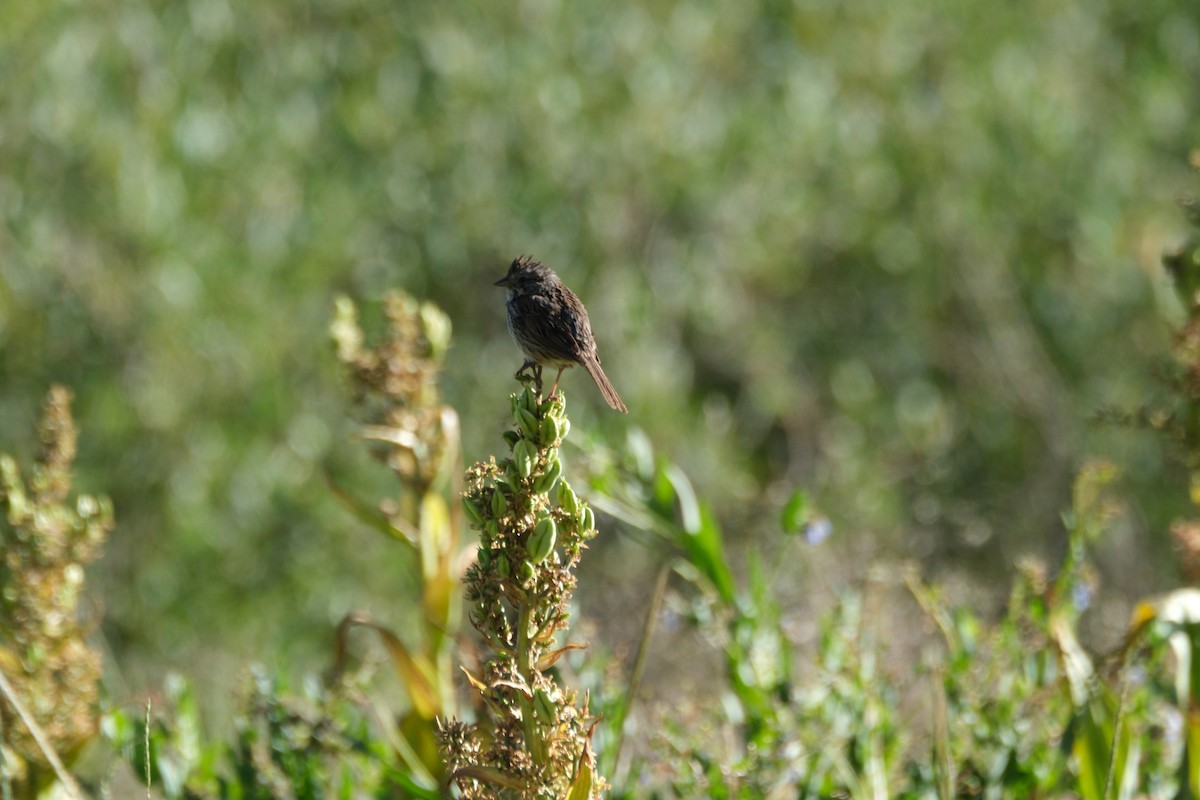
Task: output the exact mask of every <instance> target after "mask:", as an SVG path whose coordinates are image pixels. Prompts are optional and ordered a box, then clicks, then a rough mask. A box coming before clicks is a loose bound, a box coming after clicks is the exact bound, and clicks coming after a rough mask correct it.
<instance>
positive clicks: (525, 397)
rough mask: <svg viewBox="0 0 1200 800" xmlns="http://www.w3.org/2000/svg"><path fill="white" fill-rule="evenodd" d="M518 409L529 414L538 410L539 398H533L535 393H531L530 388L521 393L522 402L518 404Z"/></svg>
mask: <svg viewBox="0 0 1200 800" xmlns="http://www.w3.org/2000/svg"><path fill="white" fill-rule="evenodd" d="M517 407H518V408H523V409H525V410H526V411H529V412H533V411H536V410H537V398H536V397H534V396H533V392H531V391H529V387H528V386H526V387H525V389H523V390H522V391H521V396H520V402H519V403H518V404H517Z"/></svg>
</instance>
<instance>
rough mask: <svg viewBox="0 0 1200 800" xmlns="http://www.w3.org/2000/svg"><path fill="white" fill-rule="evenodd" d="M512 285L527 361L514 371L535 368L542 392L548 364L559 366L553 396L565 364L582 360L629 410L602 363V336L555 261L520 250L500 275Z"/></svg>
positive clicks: (617, 406) (512, 329) (516, 334)
mask: <svg viewBox="0 0 1200 800" xmlns="http://www.w3.org/2000/svg"><path fill="white" fill-rule="evenodd" d="M495 285H496V286H503V287H504V288H505V289H506V290H507V291H506V298H505V307H506V308H507V311H508V332H509V333H510V334H512V337H513V339H514V340H515V341H516V343H517V346H518V347H520V348H521V351H522V352H523V353H524V354H525V363H524V364H522V365H521V368H520V369H519V370H517V374H516V375H515V376H514V377H515V378H517V379H518V380H520V379H521V376H522V375H524V374H525V372H526V370H528V369H529V368H531V367H532V368H533V377H534V379H535V380H536V381H537V386H538V392H539V393H540V392H541V388H542V367H543V366H551V367H558V375H557V376H556V377H555V379H554V387H553V388H552V389H551V390H550V396H551V397H553V396H554V394H555V392H557V391H558V381H559V379H561V378H562V374H563V370H565V369H567V368H569V367H573V366H575V365H576V364H579V365H581V366H582V367H583V368H584V369H586V370H587V371H588V374H589V375H591V376H592V380H594V381H595V382H596V385H597V386H598V387H600V392H601V394H603V395H604V399H605V401H606V402H607V403H608V405H609V407H610V408H612V409H614V410H616V411H620V412H621V413H622V414H628V413H629V409H628V408H626V407H625V404H624V403H623V402H621V397H620V395H618V394H617V390H616V389H614V388H613V385H612V382H611V381H610V380H609V379H608V376H607V375H605V374H604V370H603V369H602V368H601V367H600V356H599V355H598V354H597V353H596V339H595V337H594V336H592V324H591V322H590V321H588V313H587V309H586V308H584V307H583V303H581V302H580V300H579V298H578V297H576V296H575V293H574V292H572V291H571V290H570V289H568V288H567V286H566V284H564V283H563V282H562V280H560V279H559V277H558V275H556V274H555V273H554V270H552V269H550V267H548V266H546V265H545V264H543V263H541V262H540V261H535V260H534V259H533V258H531V257H530V256H518V257H517V258H515V259H513V262H512V264H511V265H509V268H508V274H506V275H505V276H504V277H503V278H501V279H500V280H498V281H496V284H495Z"/></svg>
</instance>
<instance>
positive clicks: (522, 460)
mask: <svg viewBox="0 0 1200 800" xmlns="http://www.w3.org/2000/svg"><path fill="white" fill-rule="evenodd" d="M512 457H513V464H514V465H516V468H517V474H518V475H520V476H521V477H522V478H528V477H529V475H530V473H532V472H533V464H534V461H536V460H537V448H535V447H534V446H533V445H532V444H530V443H529V441H528V440H527V439H522V440H521V441H519V442H517V446H516V447H514V448H513V455H512Z"/></svg>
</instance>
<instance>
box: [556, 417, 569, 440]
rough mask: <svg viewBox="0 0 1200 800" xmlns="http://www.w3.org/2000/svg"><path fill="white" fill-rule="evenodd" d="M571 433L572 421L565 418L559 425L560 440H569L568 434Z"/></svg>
mask: <svg viewBox="0 0 1200 800" xmlns="http://www.w3.org/2000/svg"><path fill="white" fill-rule="evenodd" d="M570 432H571V420H569V419H567V418H566V417H563V418H562V421H561V422H559V423H558V438H560V439H565V438H567V434H568V433H570Z"/></svg>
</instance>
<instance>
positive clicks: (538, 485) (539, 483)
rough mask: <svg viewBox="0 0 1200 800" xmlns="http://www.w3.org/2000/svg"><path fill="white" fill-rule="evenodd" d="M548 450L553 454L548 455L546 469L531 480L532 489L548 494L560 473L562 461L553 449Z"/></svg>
mask: <svg viewBox="0 0 1200 800" xmlns="http://www.w3.org/2000/svg"><path fill="white" fill-rule="evenodd" d="M550 452H551V453H553V455H552V456H551V457H550V463H549V464H547V465H546V471H545V472H543V473H542V474H541V475H539V476H538V477H537V480H535V481H534V482H533V490H534V491H535V492H537V493H538V494H548V493H549V492H550V490H551V489H553V488H554V484H556V483H557V482H558V479H559V477H560V476H561V475H562V462H561V461H559V460H558V453H557V452H556V451H553V450H551V451H550Z"/></svg>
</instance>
